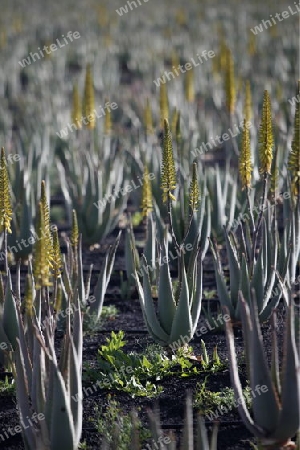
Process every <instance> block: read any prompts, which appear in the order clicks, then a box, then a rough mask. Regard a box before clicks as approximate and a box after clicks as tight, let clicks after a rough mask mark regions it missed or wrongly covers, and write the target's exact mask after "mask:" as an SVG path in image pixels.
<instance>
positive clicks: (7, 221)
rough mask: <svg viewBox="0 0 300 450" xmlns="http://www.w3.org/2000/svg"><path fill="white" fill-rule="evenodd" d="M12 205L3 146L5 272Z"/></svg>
mask: <svg viewBox="0 0 300 450" xmlns="http://www.w3.org/2000/svg"><path fill="white" fill-rule="evenodd" d="M11 220H12V207H11V200H10V192H9V178H8V172H7V165H6V158H5V151H4V148H3V147H2V148H1V159H0V232H4V261H5V272H6V273H8V261H7V233H11V232H12V231H11V227H10V223H11Z"/></svg>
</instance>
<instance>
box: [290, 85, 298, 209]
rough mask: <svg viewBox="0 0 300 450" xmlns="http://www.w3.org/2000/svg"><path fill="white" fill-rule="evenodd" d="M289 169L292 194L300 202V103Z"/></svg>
mask: <svg viewBox="0 0 300 450" xmlns="http://www.w3.org/2000/svg"><path fill="white" fill-rule="evenodd" d="M297 95H298V96H300V80H299V81H298V92H297ZM288 169H289V171H290V175H291V190H292V195H293V196H294V197H295V198H296V197H298V202H300V104H299V102H298V103H297V104H296V111H295V119H294V135H293V140H292V146H291V151H290V154H289V160H288Z"/></svg>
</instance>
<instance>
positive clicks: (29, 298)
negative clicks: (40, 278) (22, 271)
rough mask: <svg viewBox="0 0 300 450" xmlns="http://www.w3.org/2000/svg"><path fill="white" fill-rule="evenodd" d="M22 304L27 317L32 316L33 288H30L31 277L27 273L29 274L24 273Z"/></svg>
mask: <svg viewBox="0 0 300 450" xmlns="http://www.w3.org/2000/svg"><path fill="white" fill-rule="evenodd" d="M24 306H25V314H26V315H27V316H28V317H32V315H33V289H32V278H31V275H29V274H27V275H26V285H25V294H24Z"/></svg>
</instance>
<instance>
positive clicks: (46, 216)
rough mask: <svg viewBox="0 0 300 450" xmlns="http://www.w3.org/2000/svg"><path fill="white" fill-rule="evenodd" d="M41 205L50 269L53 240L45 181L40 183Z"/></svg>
mask: <svg viewBox="0 0 300 450" xmlns="http://www.w3.org/2000/svg"><path fill="white" fill-rule="evenodd" d="M40 201H41V205H42V211H43V215H44V223H45V243H46V249H47V258H48V261H49V265H50V267H52V262H53V256H54V255H53V240H52V235H51V229H50V210H49V205H48V201H47V195H46V184H45V181H44V180H43V181H42V184H41V200H40Z"/></svg>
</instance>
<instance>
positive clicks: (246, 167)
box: [239, 119, 255, 231]
mask: <svg viewBox="0 0 300 450" xmlns="http://www.w3.org/2000/svg"><path fill="white" fill-rule="evenodd" d="M246 123H247V119H244V127H243V134H242V148H241V152H240V158H239V172H240V179H241V183H242V190H243V189H247V201H248V206H249V212H250V216H251V223H252V231H254V228H255V226H254V218H253V214H252V208H251V204H250V189H251V177H252V169H253V168H252V161H251V148H250V131H249V128H248V127H247V126H246Z"/></svg>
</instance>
